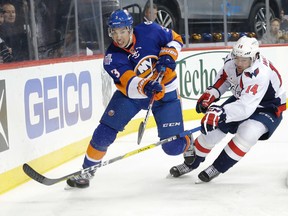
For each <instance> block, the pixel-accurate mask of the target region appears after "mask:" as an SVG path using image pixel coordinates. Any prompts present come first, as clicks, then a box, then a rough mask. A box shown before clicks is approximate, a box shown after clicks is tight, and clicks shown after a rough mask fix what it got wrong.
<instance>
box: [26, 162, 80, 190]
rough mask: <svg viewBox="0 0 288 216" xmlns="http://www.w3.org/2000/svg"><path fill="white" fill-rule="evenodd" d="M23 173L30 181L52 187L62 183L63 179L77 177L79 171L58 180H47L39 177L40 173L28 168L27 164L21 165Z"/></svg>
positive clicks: (41, 176)
mask: <svg viewBox="0 0 288 216" xmlns="http://www.w3.org/2000/svg"><path fill="white" fill-rule="evenodd" d="M22 168H23V171H24V172H25V173H26V175H28V176H29V177H30V178H31V179H33V180H35V181H37V182H39V183H41V184H44V185H48V186H49V185H53V184H56V183H58V182H61V181H64V180H65V179H67V178H69V177H71V176H73V175H78V174H81V171H77V172H75V173H72V174H69V175H66V176H63V177H60V178H55V179H50V178H47V177H45V176H43V175H41V174H40V173H38V172H37V171H36V170H34V169H33V168H32V167H31V166H29V165H28V164H26V163H25V164H23V167H22Z"/></svg>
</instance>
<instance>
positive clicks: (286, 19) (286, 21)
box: [280, 9, 288, 32]
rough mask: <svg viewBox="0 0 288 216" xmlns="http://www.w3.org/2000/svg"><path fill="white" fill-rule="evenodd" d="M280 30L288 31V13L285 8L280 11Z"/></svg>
mask: <svg viewBox="0 0 288 216" xmlns="http://www.w3.org/2000/svg"><path fill="white" fill-rule="evenodd" d="M280 20H281V23H280V30H282V31H285V32H288V15H285V12H284V10H283V9H282V10H281V11H280Z"/></svg>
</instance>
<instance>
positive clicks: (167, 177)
mask: <svg viewBox="0 0 288 216" xmlns="http://www.w3.org/2000/svg"><path fill="white" fill-rule="evenodd" d="M166 179H175V177H174V176H172V175H171V174H170V173H169V174H167V176H166Z"/></svg>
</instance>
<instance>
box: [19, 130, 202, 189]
mask: <svg viewBox="0 0 288 216" xmlns="http://www.w3.org/2000/svg"><path fill="white" fill-rule="evenodd" d="M200 129H201V127H200V126H199V127H196V128H193V129H191V130H186V131H183V132H182V133H180V134H178V135H175V136H171V137H168V138H166V139H163V140H161V141H159V142H156V143H153V144H150V145H147V146H144V147H142V148H139V149H136V150H133V151H130V152H127V153H126V154H124V155H120V156H118V157H115V158H112V159H110V160H107V161H104V162H102V163H101V164H96V165H94V166H91V167H88V168H85V169H82V170H79V171H76V172H72V173H70V174H68V175H65V176H62V177H59V178H53V179H52V178H48V177H45V176H44V175H42V174H40V173H39V172H37V171H36V170H34V169H33V168H32V167H31V166H29V165H28V164H26V163H25V164H23V171H24V172H25V173H26V175H28V176H29V177H30V178H32V179H33V180H35V181H37V182H39V183H41V184H44V185H53V184H56V183H58V182H61V181H64V180H66V179H67V178H69V177H72V176H75V175H80V174H83V173H87V172H90V171H93V170H96V169H97V168H100V167H102V166H106V165H108V164H111V163H114V162H116V161H119V160H122V159H124V158H128V157H131V156H133V155H136V154H139V153H142V152H144V151H147V150H149V149H152V148H155V147H157V146H160V145H163V144H165V143H168V142H171V141H173V140H176V139H178V138H181V137H185V136H186V135H189V134H192V133H195V132H197V131H199V130H200Z"/></svg>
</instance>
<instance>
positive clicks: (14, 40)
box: [0, 0, 288, 63]
mask: <svg viewBox="0 0 288 216" xmlns="http://www.w3.org/2000/svg"><path fill="white" fill-rule="evenodd" d="M29 2H30V1H27V0H0V61H1V62H2V63H9V62H19V61H25V60H33V59H37V58H35V47H34V50H33V44H32V39H33V32H32V31H31V17H30V15H31V10H30V9H31V7H30V5H29ZM34 2H35V4H36V7H37V10H36V11H35V17H36V21H37V23H36V32H34V34H36V35H37V37H36V38H37V42H38V44H37V46H38V47H37V48H36V49H37V52H39V53H38V59H46V58H58V57H67V56H72V55H75V54H76V45H77V44H76V41H77V40H78V41H79V44H80V50H82V52H81V53H80V54H87V50H90V51H91V50H93V49H99V47H100V45H99V43H100V42H99V41H98V42H97V40H98V39H95V34H96V33H94V32H92V33H91V29H93V28H94V27H95V26H96V27H97V26H98V28H99V26H100V24H99V23H96V24H95V23H94V24H93V23H91V22H90V21H89V25H86V24H85V25H84V24H82V23H79V30H81V31H82V32H80V34H79V37H78V38H77V37H76V36H75V28H70V27H69V26H73V25H75V23H74V22H70V23H68V19H69V16H70V17H73V16H74V14H73V10H72V9H71V2H73V1H68V0H67V1H65V0H59V1H53V0H52V1H51V0H50V1H49V0H35V1H34ZM287 4H288V3H287ZM151 8H152V9H153V11H152V12H150V9H151ZM80 13H82V14H80V15H78V16H82V17H84V19H85V20H88V19H89V18H88V17H85V16H86V15H87V14H85V13H88V12H87V11H85V10H83V11H80ZM94 13H95V10H94ZM96 13H97V11H96ZM287 14H288V13H287V12H286V11H284V9H283V10H281V14H280V17H277V18H273V19H272V20H271V21H270V31H269V32H268V31H267V32H266V33H265V34H264V35H263V37H262V38H258V39H259V40H260V41H261V43H262V44H275V43H288V15H287ZM94 18H95V16H94V17H93V19H94ZM156 18H157V5H156V4H154V5H152V7H150V5H149V4H148V2H147V5H146V7H145V8H144V11H143V19H142V21H147V20H150V21H156V22H157V19H156ZM94 20H95V19H94ZM97 20H99V17H98V18H97ZM103 21H104V25H105V19H104V20H103ZM94 22H95V21H94ZM91 26H92V28H91ZM89 30H90V32H89ZM93 31H94V30H93ZM83 32H84V33H85V34H83ZM89 34H90V35H89ZM97 34H98V33H97ZM97 34H96V35H97ZM87 35H89V37H88V36H87ZM91 35H93V36H91ZM104 35H105V42H106V40H109V37H107V34H106V29H105V28H104ZM97 37H99V35H97ZM91 38H92V39H91ZM95 41H96V42H95ZM95 47H96V48H95ZM92 53H93V51H92ZM94 53H95V52H94ZM78 55H79V53H78Z"/></svg>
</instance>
